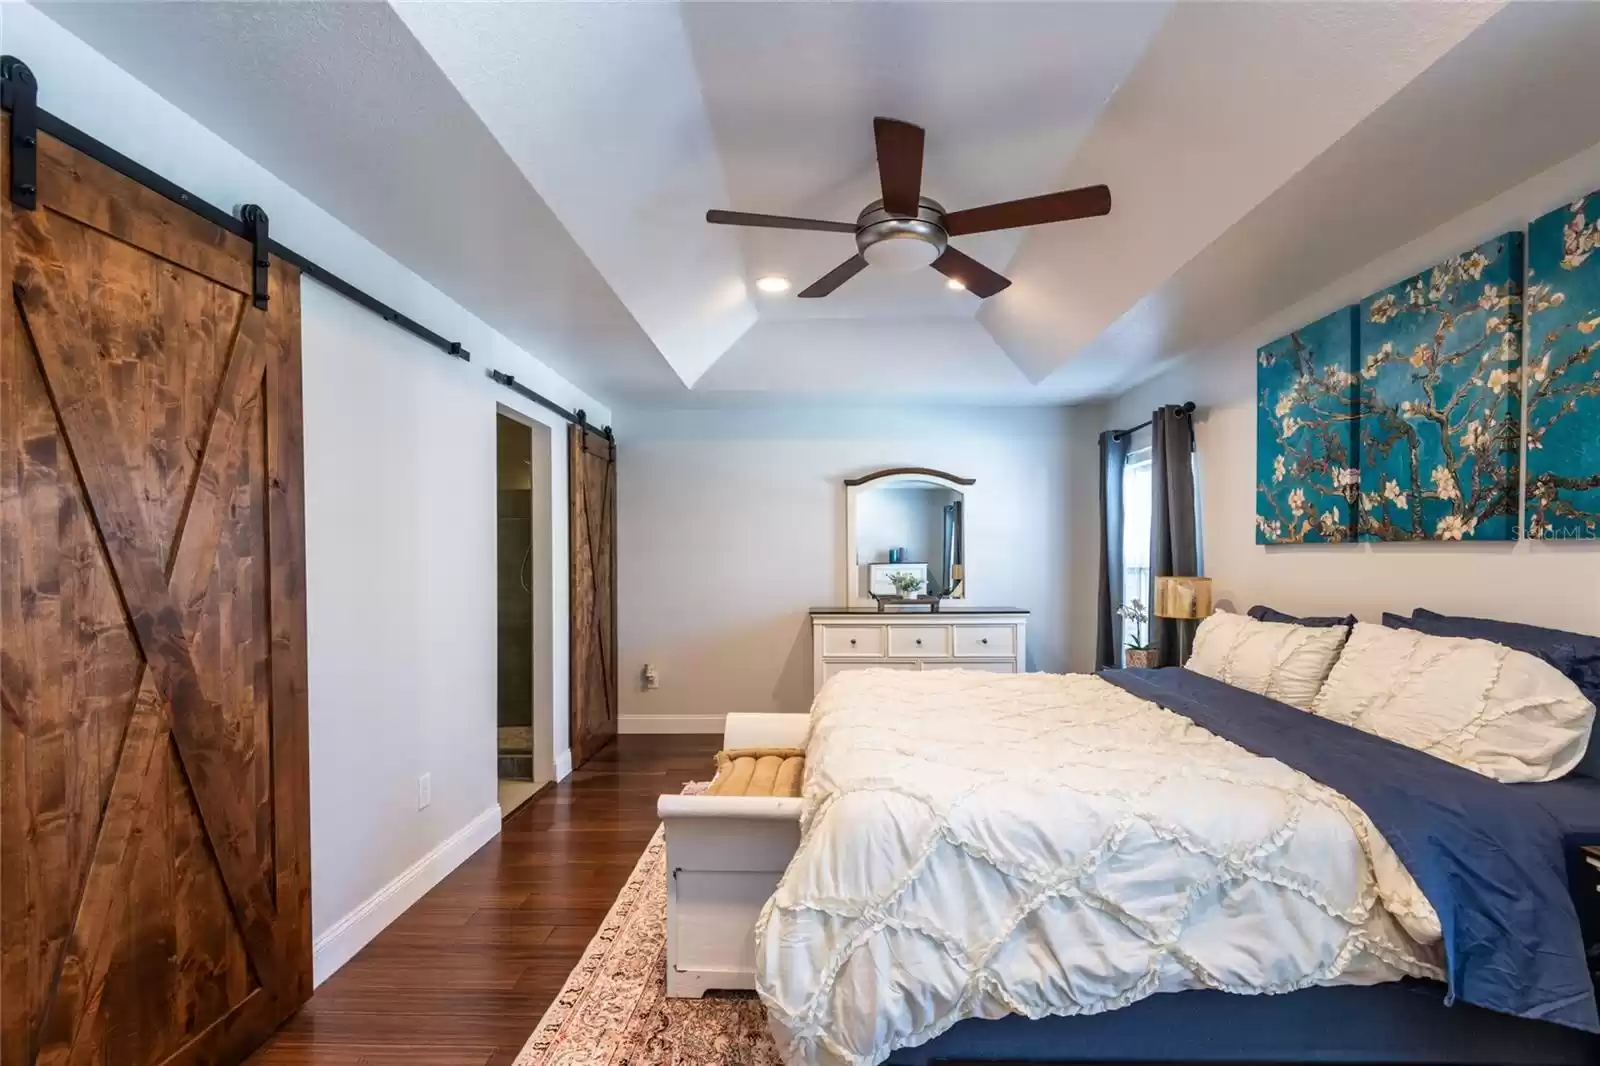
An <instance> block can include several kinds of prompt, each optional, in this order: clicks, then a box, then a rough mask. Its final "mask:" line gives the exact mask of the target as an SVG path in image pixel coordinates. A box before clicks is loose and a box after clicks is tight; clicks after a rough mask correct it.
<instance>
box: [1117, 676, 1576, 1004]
mask: <svg viewBox="0 0 1600 1066" xmlns="http://www.w3.org/2000/svg"><path fill="white" fill-rule="evenodd" d="M1101 676H1103V677H1104V678H1105V679H1106V680H1107V681H1110V682H1111V683H1112V684H1114V685H1117V686H1119V687H1121V688H1123V689H1126V690H1127V691H1128V692H1131V693H1133V694H1134V695H1135V696H1138V697H1140V698H1141V699H1146V700H1149V701H1150V702H1152V703H1155V704H1158V705H1160V706H1162V707H1165V708H1167V709H1168V710H1170V711H1173V712H1175V713H1177V714H1181V715H1183V716H1184V717H1185V718H1188V719H1189V720H1191V721H1193V722H1194V723H1195V724H1197V725H1199V726H1201V727H1203V728H1205V729H1207V730H1209V731H1210V732H1212V733H1215V734H1216V735H1217V736H1219V737H1223V738H1225V739H1227V740H1230V741H1232V742H1233V743H1235V744H1237V745H1239V746H1240V747H1242V748H1244V749H1246V750H1247V751H1251V752H1254V753H1255V754H1257V755H1261V756H1264V757H1266V758H1271V759H1277V760H1278V761H1279V762H1282V763H1285V764H1287V765H1288V766H1292V767H1293V768H1294V769H1296V770H1299V771H1300V772H1301V773H1303V774H1305V775H1306V776H1308V777H1310V778H1312V779H1313V780H1315V781H1319V782H1321V783H1322V784H1324V785H1326V786H1328V787H1329V788H1331V789H1333V790H1334V791H1335V792H1338V793H1340V794H1341V795H1343V796H1344V797H1346V798H1347V799H1349V800H1350V801H1351V802H1353V803H1355V804H1356V806H1358V807H1360V808H1361V809H1362V810H1363V811H1365V812H1366V814H1367V817H1369V818H1371V819H1372V821H1373V824H1375V825H1376V826H1377V827H1378V829H1379V831H1380V832H1382V833H1383V836H1384V839H1385V840H1387V841H1388V842H1389V846H1390V847H1392V848H1393V849H1394V851H1395V853H1396V854H1397V855H1398V856H1399V857H1400V861H1401V862H1402V863H1404V864H1405V867H1406V869H1407V870H1408V871H1410V873H1411V876H1412V877H1413V878H1415V879H1416V882H1417V885H1418V887H1419V888H1421V889H1422V893H1423V895H1425V896H1427V897H1428V902H1430V903H1432V904H1433V906H1434V909H1435V910H1437V911H1438V912H1439V922H1440V925H1441V926H1442V927H1443V931H1444V949H1445V955H1446V966H1445V970H1446V976H1447V980H1448V983H1449V992H1448V994H1447V997H1446V1002H1453V1001H1454V1000H1457V999H1459V1000H1461V1001H1463V1002H1466V1003H1471V1004H1474V1005H1476V1006H1479V1007H1486V1008H1488V1009H1489V1010H1496V1011H1501V1012H1503V1013H1506V1014H1514V1015H1517V1016H1519V1017H1523V1018H1536V1019H1541V1020H1543V1021H1548V1022H1555V1023H1557V1024H1559V1025H1566V1026H1570V1027H1572V1028H1574V1029H1582V1030H1584V1031H1586V1032H1590V1033H1595V1032H1600V1017H1597V1014H1596V1008H1595V993H1594V984H1593V983H1592V982H1591V980H1590V977H1589V969H1588V966H1587V965H1586V963H1585V960H1584V953H1583V937H1582V934H1581V933H1580V931H1579V928H1578V916H1577V912H1576V910H1575V908H1574V906H1573V901H1572V896H1571V893H1570V891H1569V889H1568V885H1567V870H1566V858H1565V854H1564V851H1563V847H1562V843H1563V841H1562V832H1561V828H1560V826H1559V825H1558V824H1557V822H1556V821H1555V819H1554V818H1552V817H1551V816H1550V813H1549V812H1548V811H1546V810H1545V809H1544V808H1543V807H1541V806H1540V805H1539V804H1538V803H1537V802H1536V801H1534V800H1533V799H1532V798H1531V797H1529V796H1527V795H1526V794H1524V793H1522V792H1521V791H1519V790H1518V789H1514V788H1512V787H1510V786H1507V785H1502V784H1500V783H1499V782H1496V781H1492V780H1490V779H1489V778H1487V777H1482V776H1480V775H1478V774H1475V773H1473V772H1472V771H1471V770H1464V769H1462V768H1461V767H1459V766H1454V765H1452V764H1450V763H1447V762H1444V761H1443V760H1441V759H1436V758H1434V757H1433V756H1431V755H1426V754H1424V753H1422V752H1420V751H1415V750H1413V749H1411V748H1407V747H1405V746H1403V745H1400V744H1396V743H1393V742H1392V741H1388V740H1385V739H1383V738H1382V737H1377V736H1373V735H1371V734H1370V733H1364V732H1362V731H1361V730H1359V729H1352V728H1351V727H1349V726H1346V725H1341V724H1340V723H1338V722H1333V721H1329V720H1328V719H1326V718H1318V717H1317V716H1316V715H1313V714H1307V713H1306V712H1305V711H1301V710H1297V709H1295V708H1293V707H1290V706H1288V705H1287V704H1282V703H1278V702H1277V701H1276V700H1270V699H1267V698H1266V697H1264V696H1258V695H1256V694H1254V693H1252V692H1246V691H1244V690H1243V689H1238V688H1234V687H1233V686H1232V685H1225V684H1223V683H1222V682H1220V681H1215V680H1213V679H1211V678H1209V677H1205V676H1204V675H1201V674H1196V673H1192V672H1190V671H1188V670H1183V669H1165V670H1108V671H1105V672H1104V673H1103V674H1102V675H1101Z"/></svg>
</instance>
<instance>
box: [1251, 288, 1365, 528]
mask: <svg viewBox="0 0 1600 1066" xmlns="http://www.w3.org/2000/svg"><path fill="white" fill-rule="evenodd" d="M1356 310H1357V309H1356V308H1354V307H1346V308H1344V309H1342V310H1339V311H1335V312H1334V313H1333V314H1331V315H1328V316H1327V317H1325V318H1322V319H1319V320H1317V321H1316V322H1313V323H1311V324H1310V325H1309V326H1304V327H1302V328H1301V329H1297V330H1295V331H1294V332H1293V333H1291V334H1289V335H1288V336H1286V337H1280V338H1278V339H1277V340H1275V341H1273V342H1272V343H1271V344H1267V345H1264V346H1263V347H1262V348H1261V349H1260V350H1259V351H1258V352H1257V353H1256V400H1257V406H1256V543H1257V544H1313V543H1323V542H1332V541H1346V540H1350V539H1352V538H1353V537H1354V536H1355V528H1356V527H1355V520H1356V512H1355V505H1356V496H1357V491H1358V489H1359V487H1360V475H1359V473H1358V471H1357V467H1358V464H1357V462H1356V447H1357V433H1356V430H1357V423H1358V419H1357V412H1356V374H1355V370H1356V362H1355V359H1356Z"/></svg>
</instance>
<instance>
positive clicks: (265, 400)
mask: <svg viewBox="0 0 1600 1066" xmlns="http://www.w3.org/2000/svg"><path fill="white" fill-rule="evenodd" d="M8 121H9V119H8ZM5 143H9V139H8V138H7V137H4V136H0V144H5ZM38 156H39V159H38V183H37V184H38V207H37V208H36V209H34V210H27V209H24V208H20V207H17V206H16V205H14V204H13V203H11V201H10V199H9V197H6V196H5V195H4V189H5V188H6V187H7V186H6V183H5V182H3V181H0V200H3V203H0V226H3V229H0V241H3V244H4V247H3V250H0V279H3V284H4V288H3V292H0V299H3V301H4V310H3V312H0V640H3V651H4V655H3V658H0V699H3V704H4V706H3V716H0V844H3V856H0V934H3V936H0V940H3V946H0V998H3V1001H4V1003H3V1007H0V1017H3V1023H4V1025H3V1032H4V1035H3V1043H0V1059H3V1060H4V1062H5V1064H6V1066H24V1064H34V1063H49V1064H52V1066H153V1064H156V1063H163V1064H171V1066H177V1064H200V1063H208V1064H229V1063H236V1062H240V1061H242V1060H243V1059H244V1058H245V1057H246V1055H247V1054H248V1053H249V1052H250V1050H251V1049H252V1048H254V1047H255V1046H256V1045H257V1044H259V1043H260V1042H261V1041H262V1040H263V1039H264V1038H265V1037H266V1036H267V1035H268V1034H269V1033H271V1032H272V1030H273V1029H274V1028H276V1026H277V1025H278V1024H279V1023H280V1022H281V1021H282V1020H283V1019H284V1018H285V1017H287V1016H288V1015H289V1014H290V1013H291V1012H292V1011H293V1010H294V1009H295V1008H296V1007H297V1006H298V1005H299V1004H300V1003H302V1002H303V1001H304V1000H305V999H306V997H307V996H308V995H309V994H310V985H311V940H310V888H309V885H310V868H309V856H308V850H309V849H308V842H309V825H308V819H307V804H308V782H307V749H306V689H305V677H306V666H305V613H304V611H305V608H304V604H305V589H304V572H303V542H304V534H303V529H302V508H301V426H300V351H299V347H300V289H299V284H300V283H299V277H298V274H297V273H296V272H295V271H294V270H293V269H291V268H289V267H287V266H285V265H284V264H282V263H280V262H277V261H274V262H273V263H272V265H271V270H270V289H269V293H270V299H269V304H268V307H267V309H265V310H261V309H258V308H256V307H255V306H253V303H252V296H251V294H252V285H251V280H252V279H251V254H250V247H249V245H248V244H247V243H246V242H245V241H243V240H241V239H240V238H238V237H236V236H234V235H232V234H230V233H228V232H226V231H224V230H222V229H220V228H218V227H216V226H213V225H212V224H210V223H208V222H206V221H204V220H202V219H200V218H199V217H198V216H196V215H193V214H191V213H189V212H188V211H186V210H184V209H183V208H180V207H178V206H177V205H175V204H173V203H171V202H170V201H168V200H165V199H163V198H162V197H160V196H158V195H157V194H155V193H153V192H151V191H149V190H147V189H145V188H144V187H142V186H140V185H137V184H135V183H134V182H132V181H130V180H128V179H126V178H124V177H122V176H120V175H118V174H116V173H115V172H113V171H111V170H109V169H108V168H106V167H104V166H102V165H101V164H99V163H96V162H95V161H94V160H92V159H90V158H88V157H86V156H83V155H80V154H79V153H77V152H75V151H73V150H71V149H69V148H67V147H65V146H64V145H62V144H60V143H59V142H57V141H55V140H54V139H52V138H50V137H48V136H44V135H41V136H40V137H39V139H38ZM9 165H10V162H9V160H7V162H6V166H7V167H9Z"/></svg>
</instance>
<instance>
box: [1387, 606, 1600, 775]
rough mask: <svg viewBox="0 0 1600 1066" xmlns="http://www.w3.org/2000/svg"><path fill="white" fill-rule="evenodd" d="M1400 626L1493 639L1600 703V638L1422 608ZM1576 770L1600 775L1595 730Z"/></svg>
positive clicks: (1434, 633)
mask: <svg viewBox="0 0 1600 1066" xmlns="http://www.w3.org/2000/svg"><path fill="white" fill-rule="evenodd" d="M1389 618H1390V616H1389V615H1384V618H1383V624H1384V625H1391V623H1390V621H1389ZM1398 628H1403V629H1415V630H1418V631H1419V632H1422V633H1427V634H1429V635H1431V636H1435V637H1473V638H1476V639H1478V640H1492V641H1494V642H1495V643H1496V644H1504V645H1505V646H1506V647H1508V648H1515V649H1517V650H1518V651H1523V652H1527V653H1528V654H1529V655H1535V656H1538V657H1539V658H1541V659H1543V660H1544V661H1545V662H1547V663H1549V664H1550V665H1551V666H1553V667H1555V668H1556V669H1557V670H1560V671H1561V672H1562V673H1563V674H1565V675H1566V677H1567V679H1568V680H1569V681H1571V682H1572V683H1573V684H1574V685H1577V686H1578V689H1579V691H1581V692H1582V693H1583V694H1584V695H1585V696H1587V697H1588V698H1589V702H1590V703H1593V704H1595V705H1596V706H1600V637H1591V636H1585V635H1584V634H1582V633H1568V632H1565V631H1564V630H1560V629H1545V628H1543V627H1542V626H1530V625H1524V624H1522V623H1521V622H1497V621H1494V620H1492V619H1488V618H1467V617H1463V616H1460V615H1446V614H1439V613H1437V612H1434V611H1429V610H1425V609H1423V608H1421V607H1418V608H1417V609H1416V610H1415V611H1413V612H1412V615H1411V617H1410V618H1408V619H1400V620H1399V625H1398ZM1573 772H1574V773H1579V774H1583V775H1584V776H1586V777H1593V778H1600V744H1597V743H1596V742H1595V737H1594V735H1593V731H1592V730H1591V733H1590V737H1589V748H1588V751H1587V752H1586V753H1585V754H1584V757H1583V759H1582V760H1581V761H1579V763H1578V766H1577V768H1576V769H1575V770H1574V771H1573Z"/></svg>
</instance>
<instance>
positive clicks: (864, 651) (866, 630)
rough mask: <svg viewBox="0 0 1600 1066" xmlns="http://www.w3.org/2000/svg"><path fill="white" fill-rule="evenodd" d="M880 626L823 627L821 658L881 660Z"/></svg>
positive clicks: (881, 628) (882, 648)
mask: <svg viewBox="0 0 1600 1066" xmlns="http://www.w3.org/2000/svg"><path fill="white" fill-rule="evenodd" d="M883 652H884V646H883V627H882V626H824V627H823V629H822V657H823V658H825V659H834V658H839V659H853V658H854V659H860V658H871V659H881V658H883Z"/></svg>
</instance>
